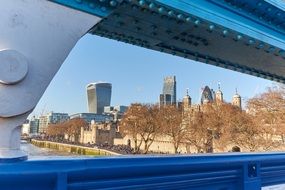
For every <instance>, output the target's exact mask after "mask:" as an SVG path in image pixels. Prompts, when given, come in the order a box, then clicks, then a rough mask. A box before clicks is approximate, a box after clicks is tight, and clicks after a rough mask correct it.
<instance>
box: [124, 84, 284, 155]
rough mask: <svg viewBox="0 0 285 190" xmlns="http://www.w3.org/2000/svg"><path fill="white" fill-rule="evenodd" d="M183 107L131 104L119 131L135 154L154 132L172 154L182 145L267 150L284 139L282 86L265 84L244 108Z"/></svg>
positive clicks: (145, 146) (221, 105)
mask: <svg viewBox="0 0 285 190" xmlns="http://www.w3.org/2000/svg"><path fill="white" fill-rule="evenodd" d="M182 108H183V106H181V107H177V106H173V105H165V106H159V105H154V104H141V103H134V104H132V105H131V106H130V107H129V109H128V110H127V112H126V113H125V115H124V117H123V119H122V120H121V122H120V132H121V133H122V134H123V135H129V136H130V137H131V139H132V141H133V142H134V152H135V153H145V154H146V153H148V152H149V148H150V146H151V144H152V143H153V142H154V141H155V139H156V137H158V136H164V137H167V138H168V139H170V141H171V143H172V144H173V149H174V152H175V153H177V152H178V149H179V147H180V146H182V145H185V144H188V145H190V146H191V147H194V148H195V149H196V151H195V152H213V148H215V149H219V150H223V151H228V150H227V148H228V147H227V146H228V145H232V146H238V147H241V148H242V149H243V150H246V151H251V152H253V151H269V150H276V149H278V148H279V147H281V146H282V145H283V143H284V140H285V135H284V134H285V122H284V121H285V88H284V87H283V86H274V87H270V88H268V89H267V90H266V91H265V92H264V93H261V94H258V95H257V96H255V97H253V98H251V99H249V100H248V101H247V102H246V107H245V109H244V110H241V109H240V108H238V107H236V106H233V105H231V104H228V103H215V102H214V103H209V104H206V105H203V106H202V108H201V110H197V109H190V111H189V110H188V112H187V113H186V112H185V110H183V109H182ZM213 144H214V145H215V147H213ZM142 146H143V147H142Z"/></svg>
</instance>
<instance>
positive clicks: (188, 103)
mask: <svg viewBox="0 0 285 190" xmlns="http://www.w3.org/2000/svg"><path fill="white" fill-rule="evenodd" d="M190 107H191V97H190V96H189V89H187V91H186V96H184V97H183V109H184V110H185V109H189V108H190Z"/></svg>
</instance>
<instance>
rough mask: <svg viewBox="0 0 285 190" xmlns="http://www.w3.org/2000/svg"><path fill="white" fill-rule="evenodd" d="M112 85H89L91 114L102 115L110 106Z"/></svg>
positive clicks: (88, 95)
mask: <svg viewBox="0 0 285 190" xmlns="http://www.w3.org/2000/svg"><path fill="white" fill-rule="evenodd" d="M111 95H112V84H110V83H103V82H98V83H90V84H88V85H87V99H88V111H89V113H96V114H102V113H103V112H104V107H105V106H110V104H111Z"/></svg>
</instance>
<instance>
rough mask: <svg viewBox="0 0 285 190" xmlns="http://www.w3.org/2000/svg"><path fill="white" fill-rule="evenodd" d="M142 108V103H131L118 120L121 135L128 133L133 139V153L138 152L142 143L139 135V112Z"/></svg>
mask: <svg viewBox="0 0 285 190" xmlns="http://www.w3.org/2000/svg"><path fill="white" fill-rule="evenodd" d="M142 109H143V105H142V104H139V103H134V104H131V106H130V107H129V108H128V110H127V111H126V113H125V114H124V117H123V118H122V120H121V122H120V132H122V134H123V135H130V136H131V138H132V139H133V141H134V153H139V152H140V147H141V145H142V141H141V140H140V137H139V133H140V130H141V128H142V122H141V121H140V118H143V115H142V114H141V110H142Z"/></svg>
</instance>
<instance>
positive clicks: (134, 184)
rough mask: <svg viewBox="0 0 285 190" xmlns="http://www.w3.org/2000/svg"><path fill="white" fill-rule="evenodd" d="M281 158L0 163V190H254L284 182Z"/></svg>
mask: <svg viewBox="0 0 285 190" xmlns="http://www.w3.org/2000/svg"><path fill="white" fill-rule="evenodd" d="M284 160H285V154H284V153H275V154H220V155H219V154H217V155H200V156H197V155H196V156H161V157H156V156H153V157H151V156H149V157H140V156H135V157H120V158H119V157H115V158H96V159H83V160H73V159H71V160H68V159H67V160H52V159H48V160H30V161H25V162H18V163H13V164H12V163H11V164H10V163H2V164H0V187H1V190H6V189H7V190H14V189H29V190H33V189H37V190H38V189H41V190H50V189H60V190H64V189H70V190H79V189H124V190H125V189H195V190H208V189H211V190H242V189H244V190H259V189H261V187H264V186H271V185H276V184H284V183H285V163H284Z"/></svg>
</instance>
